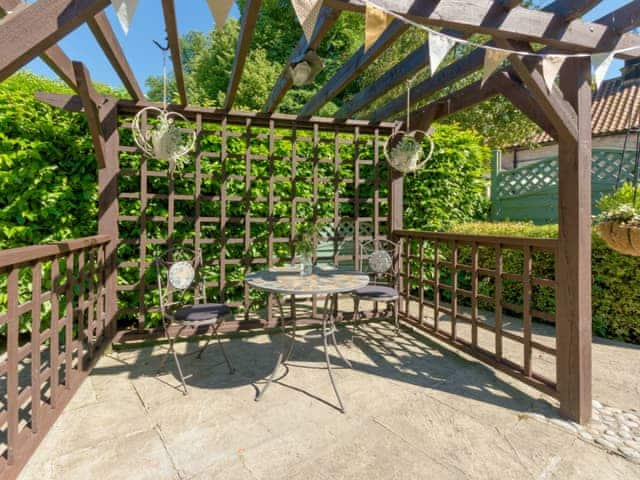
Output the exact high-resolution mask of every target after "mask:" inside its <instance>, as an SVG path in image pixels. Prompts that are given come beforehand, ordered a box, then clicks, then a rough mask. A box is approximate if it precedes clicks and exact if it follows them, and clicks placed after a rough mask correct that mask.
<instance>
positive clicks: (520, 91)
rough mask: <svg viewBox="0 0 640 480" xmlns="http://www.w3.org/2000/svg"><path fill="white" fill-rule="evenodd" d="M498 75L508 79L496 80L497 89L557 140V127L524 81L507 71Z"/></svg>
mask: <svg viewBox="0 0 640 480" xmlns="http://www.w3.org/2000/svg"><path fill="white" fill-rule="evenodd" d="M497 75H500V76H502V77H504V78H505V79H506V81H496V82H495V83H494V85H495V88H496V90H497V91H498V92H499V93H501V94H502V95H503V96H504V97H505V98H507V99H508V100H509V101H510V102H511V103H512V104H513V105H514V106H515V107H516V108H518V109H519V110H520V111H521V112H522V113H524V114H525V115H526V116H527V117H529V119H531V120H532V121H533V122H534V123H535V124H536V125H538V126H539V127H540V128H541V129H542V130H544V131H545V132H547V133H548V134H549V135H551V136H552V137H553V138H555V139H556V140H557V139H558V134H557V132H556V129H555V127H554V126H553V124H552V123H551V122H549V119H548V118H547V116H546V115H545V113H544V111H542V110H541V109H540V106H539V105H538V102H536V100H535V99H534V98H533V96H532V95H531V93H530V92H529V90H527V89H526V88H525V87H524V85H523V84H522V83H520V82H519V81H516V80H515V79H513V78H511V77H510V76H509V74H508V73H507V72H501V73H499V74H497ZM498 78H500V77H498Z"/></svg>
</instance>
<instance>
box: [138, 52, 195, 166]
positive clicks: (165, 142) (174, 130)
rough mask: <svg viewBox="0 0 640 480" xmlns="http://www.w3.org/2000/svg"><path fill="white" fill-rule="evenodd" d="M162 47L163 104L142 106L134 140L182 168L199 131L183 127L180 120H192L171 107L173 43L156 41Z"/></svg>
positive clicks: (149, 152)
mask: <svg viewBox="0 0 640 480" xmlns="http://www.w3.org/2000/svg"><path fill="white" fill-rule="evenodd" d="M153 43H155V44H156V45H157V46H158V48H159V49H160V50H162V81H163V85H162V108H157V107H146V108H143V109H142V110H140V111H139V112H138V113H137V114H136V116H135V117H133V122H132V124H131V130H132V131H133V140H134V142H135V143H136V145H137V146H138V148H140V150H142V151H143V152H144V153H145V154H147V155H149V156H150V157H153V158H157V159H158V160H166V161H168V162H169V165H170V169H173V168H182V167H184V166H185V165H186V164H187V163H188V162H189V157H188V154H189V152H191V151H192V150H193V148H194V146H195V144H196V132H195V130H193V129H184V128H181V127H179V126H178V125H177V124H176V122H184V123H188V120H187V118H186V117H185V116H184V115H182V114H180V113H178V112H170V111H168V110H167V83H168V80H167V55H168V51H169V46H168V45H167V46H165V47H163V46H162V45H160V44H159V43H158V42H156V41H155V40H154V41H153ZM150 117H151V118H155V122H154V124H153V125H146V128H144V129H143V128H142V125H143V124H144V123H145V122H146V120H147V119H148V118H150Z"/></svg>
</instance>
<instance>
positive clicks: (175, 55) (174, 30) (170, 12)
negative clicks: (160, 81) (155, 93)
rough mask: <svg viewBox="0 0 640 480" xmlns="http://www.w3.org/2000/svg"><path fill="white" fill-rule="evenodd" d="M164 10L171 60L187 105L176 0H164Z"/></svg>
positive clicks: (178, 87) (177, 85)
mask: <svg viewBox="0 0 640 480" xmlns="http://www.w3.org/2000/svg"><path fill="white" fill-rule="evenodd" d="M162 10H163V12H164V25H165V28H166V31H167V39H168V40H169V48H170V50H171V62H172V63H173V74H174V76H175V80H176V88H177V89H178V94H179V95H180V103H181V104H182V105H187V104H188V103H189V102H188V100H187V89H186V87H185V84H184V72H183V71H182V53H181V52H180V36H179V34H178V22H177V19H176V6H175V3H174V0H162Z"/></svg>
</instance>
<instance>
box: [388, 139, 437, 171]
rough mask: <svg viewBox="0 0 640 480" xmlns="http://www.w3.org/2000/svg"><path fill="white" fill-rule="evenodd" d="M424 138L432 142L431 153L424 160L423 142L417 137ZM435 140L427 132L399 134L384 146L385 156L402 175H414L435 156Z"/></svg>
mask: <svg viewBox="0 0 640 480" xmlns="http://www.w3.org/2000/svg"><path fill="white" fill-rule="evenodd" d="M418 135H419V136H422V137H424V138H425V139H426V140H428V141H429V142H430V151H429V154H428V155H427V157H426V158H424V148H423V146H422V141H420V140H418V139H417V138H416V136H418ZM433 149H434V145H433V140H431V137H430V136H428V135H427V134H426V133H425V132H421V131H419V130H413V131H411V132H408V133H407V132H397V133H395V134H393V135H391V136H389V138H388V139H387V141H386V143H385V145H384V155H385V157H386V159H387V162H389V165H391V166H392V167H393V168H395V169H396V170H398V171H399V172H402V173H412V172H415V171H416V170H418V169H420V168H422V167H423V166H424V164H425V163H427V162H428V161H429V159H430V158H431V155H432V154H433ZM423 158H424V160H423Z"/></svg>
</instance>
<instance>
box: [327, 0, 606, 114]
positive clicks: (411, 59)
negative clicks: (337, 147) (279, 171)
mask: <svg viewBox="0 0 640 480" xmlns="http://www.w3.org/2000/svg"><path fill="white" fill-rule="evenodd" d="M599 1H600V0H595V1H594V0H588V1H587V0H582V1H580V0H575V1H573V0H571V1H569V2H565V1H564V0H557V1H555V2H553V3H551V4H549V5H547V6H546V7H545V8H544V10H545V11H550V12H556V13H561V14H562V15H563V16H564V17H565V19H566V20H568V16H569V15H572V14H575V13H576V12H577V11H580V12H581V13H580V14H582V13H584V11H585V9H586V10H588V8H587V4H588V5H589V8H591V7H593V6H594V5H596V4H597V3H599ZM520 3H522V2H520V1H515V2H504V3H503V7H504V8H507V9H511V8H515V7H517V6H519V4H520ZM567 3H568V4H571V5H573V6H574V9H571V8H569V5H566V4H567ZM444 33H446V34H448V35H456V36H460V37H461V38H468V37H469V33H464V34H460V33H457V34H456V32H455V31H454V30H445V31H444ZM428 57H429V46H428V44H425V45H423V46H421V47H419V48H417V49H416V50H414V51H413V52H412V53H410V54H409V55H408V56H407V57H405V58H404V59H403V60H402V61H400V62H399V63H398V64H397V65H396V66H394V67H392V68H390V69H389V70H387V71H386V72H385V73H384V75H382V76H381V77H380V78H378V79H377V80H375V81H374V82H373V83H371V85H369V86H368V87H366V88H365V89H364V90H362V91H360V92H359V93H358V94H356V95H355V96H354V97H353V98H352V99H351V100H350V101H349V102H347V103H346V104H344V105H343V106H342V107H341V108H340V110H338V112H337V113H336V117H337V118H348V117H350V116H352V115H354V114H356V113H357V112H359V111H361V110H363V109H364V108H366V107H367V106H368V105H370V104H371V103H372V102H373V101H375V100H376V99H378V98H380V97H381V96H382V95H384V94H385V93H387V92H388V91H390V90H391V89H393V88H394V87H396V86H398V85H400V84H401V83H402V82H403V81H405V80H406V79H408V78H410V77H411V76H412V75H413V74H415V73H416V72H418V71H419V70H420V69H421V68H423V67H426V66H427V65H428V64H429V59H428ZM478 68H481V66H479V67H478ZM423 83H424V82H423ZM416 93H417V92H416ZM413 95H414V91H413V90H412V97H413ZM401 97H402V98H401ZM401 97H397V99H394V100H392V101H390V102H389V109H390V110H395V111H394V112H393V113H392V114H390V115H387V116H386V117H385V118H387V117H389V116H391V115H393V114H395V113H398V112H399V111H401V110H402V106H403V105H404V102H405V100H404V98H405V97H404V95H402V96H401ZM385 107H386V106H385ZM374 115H375V117H374V118H379V117H378V116H377V115H376V114H374Z"/></svg>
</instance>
